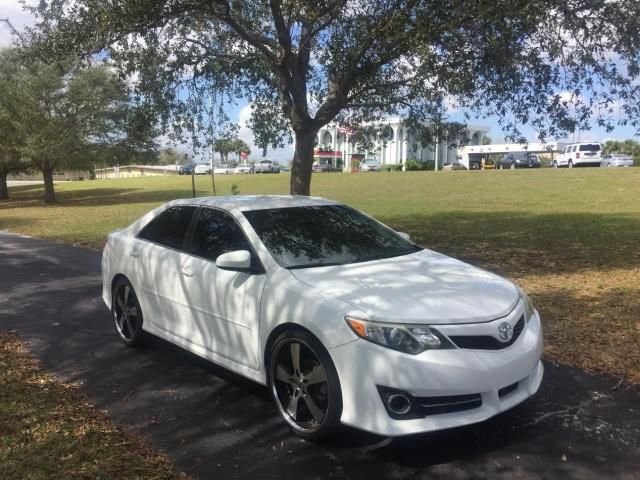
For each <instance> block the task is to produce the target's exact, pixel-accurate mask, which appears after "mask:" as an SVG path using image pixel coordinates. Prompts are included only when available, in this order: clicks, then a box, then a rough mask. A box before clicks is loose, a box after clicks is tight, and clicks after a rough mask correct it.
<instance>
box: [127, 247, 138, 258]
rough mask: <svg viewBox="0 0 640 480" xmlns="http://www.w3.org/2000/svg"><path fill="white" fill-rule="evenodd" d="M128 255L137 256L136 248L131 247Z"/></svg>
mask: <svg viewBox="0 0 640 480" xmlns="http://www.w3.org/2000/svg"><path fill="white" fill-rule="evenodd" d="M129 255H131V256H132V257H137V256H138V255H139V253H138V250H136V249H133V250H131V251H130V252H129Z"/></svg>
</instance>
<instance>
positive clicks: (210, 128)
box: [209, 93, 216, 197]
mask: <svg viewBox="0 0 640 480" xmlns="http://www.w3.org/2000/svg"><path fill="white" fill-rule="evenodd" d="M214 153H215V152H214V151H213V94H212V93H210V94H209V165H210V167H211V189H212V190H213V196H214V197H215V196H216V181H215V179H214V178H213V157H214Z"/></svg>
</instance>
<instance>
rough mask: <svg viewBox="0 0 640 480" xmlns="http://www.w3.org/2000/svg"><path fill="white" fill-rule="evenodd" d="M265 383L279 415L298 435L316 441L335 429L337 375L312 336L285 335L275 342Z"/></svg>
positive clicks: (339, 410)
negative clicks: (268, 385) (268, 386)
mask: <svg viewBox="0 0 640 480" xmlns="http://www.w3.org/2000/svg"><path fill="white" fill-rule="evenodd" d="M269 384H270V387H271V393H272V395H273V398H274V400H275V402H276V405H277V407H278V410H279V411H280V414H281V415H282V417H283V418H284V420H285V421H286V422H287V423H288V424H289V426H290V427H291V429H292V430H293V431H294V432H295V433H296V434H297V435H298V436H300V437H302V438H305V439H308V440H319V439H322V438H326V437H328V436H330V435H331V433H333V432H334V431H335V430H336V428H337V427H338V426H339V424H340V415H341V413H342V395H341V392H340V382H339V380H338V374H337V372H336V369H335V366H334V365H333V362H332V361H331V357H330V356H329V354H328V353H327V351H326V349H325V348H324V347H323V346H322V344H321V343H320V342H319V341H318V340H317V339H316V338H315V337H313V336H312V335H310V334H308V333H307V332H305V331H299V332H298V331H296V332H294V333H291V332H289V333H284V334H283V335H281V336H280V337H279V338H278V339H277V340H276V341H275V343H274V345H273V348H272V350H271V356H270V361H269Z"/></svg>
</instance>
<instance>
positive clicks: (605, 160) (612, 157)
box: [600, 153, 633, 167]
mask: <svg viewBox="0 0 640 480" xmlns="http://www.w3.org/2000/svg"><path fill="white" fill-rule="evenodd" d="M600 166H601V167H633V158H631V157H630V156H629V155H626V154H624V153H608V154H607V155H604V156H603V157H602V160H601V161H600Z"/></svg>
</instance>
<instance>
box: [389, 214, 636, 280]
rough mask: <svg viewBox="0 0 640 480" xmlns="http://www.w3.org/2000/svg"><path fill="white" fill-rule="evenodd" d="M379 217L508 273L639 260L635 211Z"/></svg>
mask: <svg viewBox="0 0 640 480" xmlns="http://www.w3.org/2000/svg"><path fill="white" fill-rule="evenodd" d="M380 219H381V220H382V221H383V222H385V223H387V224H388V225H390V226H392V227H393V228H395V229H396V230H399V231H405V232H408V233H409V234H411V237H412V240H413V241H415V242H416V243H418V244H420V245H423V246H426V247H427V248H431V249H433V250H436V251H439V252H442V253H445V254H447V255H451V256H454V257H456V258H459V259H461V260H465V261H468V262H470V263H474V264H477V265H480V266H482V267H485V268H489V269H491V270H493V271H496V272H498V273H502V274H508V275H511V276H513V275H518V274H527V275H531V274H548V273H554V274H557V273H563V272H564V273H570V272H576V271H580V270H585V269H597V270H604V271H606V270H609V269H614V268H623V269H628V268H634V267H637V266H639V265H640V243H638V238H640V217H638V216H636V215H632V214H596V213H553V214H534V213H530V212H463V211H455V212H438V213H433V214H422V215H411V216H403V215H401V214H398V215H390V216H385V217H380Z"/></svg>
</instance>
